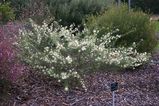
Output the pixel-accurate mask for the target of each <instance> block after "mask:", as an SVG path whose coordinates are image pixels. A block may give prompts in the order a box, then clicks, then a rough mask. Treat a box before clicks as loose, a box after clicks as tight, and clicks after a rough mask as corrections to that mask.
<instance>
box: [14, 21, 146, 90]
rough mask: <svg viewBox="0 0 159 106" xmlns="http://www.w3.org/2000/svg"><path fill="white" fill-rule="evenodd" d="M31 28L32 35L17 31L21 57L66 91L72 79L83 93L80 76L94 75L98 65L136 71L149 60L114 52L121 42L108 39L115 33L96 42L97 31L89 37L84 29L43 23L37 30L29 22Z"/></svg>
mask: <svg viewBox="0 0 159 106" xmlns="http://www.w3.org/2000/svg"><path fill="white" fill-rule="evenodd" d="M32 26H33V29H32V31H28V30H25V29H23V30H21V31H20V38H19V40H18V42H17V43H16V45H17V46H18V47H19V48H21V54H20V57H21V58H22V60H23V61H24V62H25V63H27V64H28V65H30V66H32V68H33V69H37V70H39V71H42V72H43V73H44V74H47V75H49V76H52V77H54V78H57V79H58V80H59V81H62V82H64V84H65V90H68V82H69V79H70V78H72V77H73V78H74V77H75V78H77V79H79V81H80V82H81V84H82V86H83V88H85V89H86V87H85V85H84V82H83V79H82V76H83V75H85V74H86V73H88V72H91V71H97V69H99V67H100V66H101V64H105V65H113V66H117V67H121V68H126V67H136V66H139V65H141V64H143V62H146V61H147V60H148V59H149V54H147V53H138V52H137V51H136V50H135V47H128V48H125V47H118V48H114V47H113V44H114V42H115V41H116V40H117V39H118V38H120V35H118V36H116V37H113V36H111V34H113V33H114V32H115V31H114V32H111V33H107V34H105V35H103V36H102V37H101V39H98V38H97V37H96V36H97V34H98V30H94V33H93V34H91V33H90V32H89V30H87V29H85V30H83V31H82V32H78V30H76V29H72V28H70V29H68V28H67V27H59V28H53V27H51V28H48V27H47V24H45V23H44V25H42V26H38V25H36V24H34V23H33V22H32ZM75 32H76V35H74V33H75Z"/></svg>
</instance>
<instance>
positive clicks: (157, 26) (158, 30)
mask: <svg viewBox="0 0 159 106" xmlns="http://www.w3.org/2000/svg"><path fill="white" fill-rule="evenodd" d="M155 25H156V32H159V21H156V22H155Z"/></svg>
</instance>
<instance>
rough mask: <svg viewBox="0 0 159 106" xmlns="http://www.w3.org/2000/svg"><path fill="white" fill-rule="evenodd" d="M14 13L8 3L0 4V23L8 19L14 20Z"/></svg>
mask: <svg viewBox="0 0 159 106" xmlns="http://www.w3.org/2000/svg"><path fill="white" fill-rule="evenodd" d="M14 18H15V15H14V11H13V9H12V8H11V7H10V4H9V3H4V4H0V23H1V24H4V23H6V22H8V21H10V20H14Z"/></svg>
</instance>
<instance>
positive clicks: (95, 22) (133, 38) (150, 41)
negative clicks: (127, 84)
mask: <svg viewBox="0 0 159 106" xmlns="http://www.w3.org/2000/svg"><path fill="white" fill-rule="evenodd" d="M87 26H88V27H89V29H91V30H92V29H94V28H98V29H100V34H101V35H102V34H104V33H106V32H110V30H115V29H119V31H118V32H117V34H118V35H122V37H121V38H120V39H119V40H118V41H117V42H116V46H121V45H122V46H130V45H132V44H133V42H136V43H137V50H138V51H139V52H151V51H152V50H153V49H154V47H155V46H156V42H157V41H156V38H155V26H154V25H153V23H152V22H150V17H149V15H147V14H145V13H143V12H142V11H133V10H132V11H130V12H129V11H128V7H127V6H125V5H122V6H121V7H116V6H115V7H112V8H110V9H109V10H108V11H106V12H105V13H104V14H102V15H99V16H91V17H89V18H88V22H87Z"/></svg>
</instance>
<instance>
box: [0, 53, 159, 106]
mask: <svg viewBox="0 0 159 106" xmlns="http://www.w3.org/2000/svg"><path fill="white" fill-rule="evenodd" d="M153 60H159V54H157V55H154V56H153ZM113 81H117V82H118V83H119V89H118V90H117V91H116V96H115V98H116V100H115V103H116V106H159V64H158V63H157V62H156V63H154V64H152V63H149V64H146V65H144V66H142V67H139V68H137V69H135V70H130V69H127V70H125V71H121V72H110V71H109V72H108V71H106V72H98V73H94V74H91V75H87V76H86V77H85V82H86V86H87V88H88V91H87V92H85V91H84V90H83V89H82V88H80V87H76V88H72V89H71V90H70V91H69V92H65V91H64V90H63V87H62V86H61V85H60V84H58V83H57V82H56V81H55V80H54V79H51V78H47V77H45V76H41V75H40V74H37V73H33V72H32V73H31V74H30V75H28V76H27V77H25V78H23V79H22V80H21V81H19V83H18V84H16V85H14V86H13V87H12V91H11V93H10V97H8V99H6V100H5V101H4V100H3V101H1V102H0V105H1V106H112V93H111V91H110V84H111V83H112V82H113Z"/></svg>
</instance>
